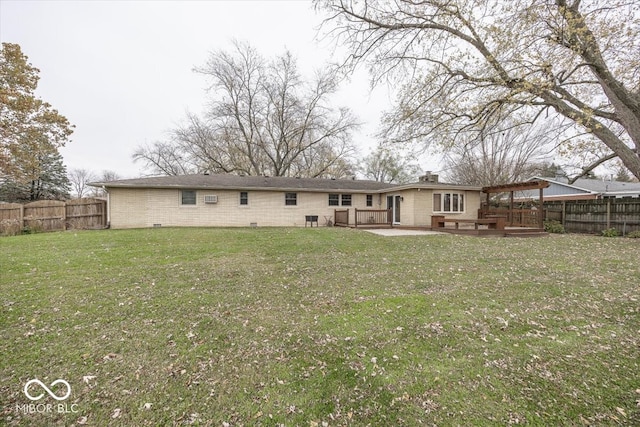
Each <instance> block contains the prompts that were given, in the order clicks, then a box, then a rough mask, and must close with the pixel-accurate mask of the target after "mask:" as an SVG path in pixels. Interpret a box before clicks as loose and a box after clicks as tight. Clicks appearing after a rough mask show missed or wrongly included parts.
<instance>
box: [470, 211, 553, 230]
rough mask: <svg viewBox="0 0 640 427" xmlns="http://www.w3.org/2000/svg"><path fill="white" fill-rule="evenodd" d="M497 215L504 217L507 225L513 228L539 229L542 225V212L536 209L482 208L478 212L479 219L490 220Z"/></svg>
mask: <svg viewBox="0 0 640 427" xmlns="http://www.w3.org/2000/svg"><path fill="white" fill-rule="evenodd" d="M496 215H497V216H504V217H505V218H506V224H507V225H508V226H511V227H537V226H538V224H539V223H540V220H539V215H540V211H539V210H536V209H513V210H511V209H508V208H507V209H504V208H503V209H500V208H490V209H487V208H482V209H480V210H479V211H478V218H489V217H491V216H496Z"/></svg>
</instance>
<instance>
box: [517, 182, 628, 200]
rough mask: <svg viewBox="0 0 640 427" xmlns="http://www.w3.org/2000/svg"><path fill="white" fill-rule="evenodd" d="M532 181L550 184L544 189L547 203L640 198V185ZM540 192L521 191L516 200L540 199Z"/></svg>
mask: <svg viewBox="0 0 640 427" xmlns="http://www.w3.org/2000/svg"><path fill="white" fill-rule="evenodd" d="M531 180H543V181H547V182H549V184H550V185H549V187H547V188H545V189H544V192H543V197H544V200H545V201H554V200H590V199H602V198H607V197H615V198H622V197H634V198H635V197H640V183H637V182H621V181H607V180H600V179H585V178H580V179H577V180H576V182H574V183H573V184H569V183H568V180H567V179H566V178H559V177H556V178H544V177H538V176H536V177H533V178H531ZM538 197H539V192H538V191H537V190H533V191H520V192H517V193H516V194H515V198H516V200H531V199H534V200H535V199H538Z"/></svg>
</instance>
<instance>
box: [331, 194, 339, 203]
mask: <svg viewBox="0 0 640 427" xmlns="http://www.w3.org/2000/svg"><path fill="white" fill-rule="evenodd" d="M339 204H340V195H339V194H329V206H338V205H339Z"/></svg>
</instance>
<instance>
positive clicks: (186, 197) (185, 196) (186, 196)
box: [180, 190, 196, 205]
mask: <svg viewBox="0 0 640 427" xmlns="http://www.w3.org/2000/svg"><path fill="white" fill-rule="evenodd" d="M180 202H181V204H183V205H195V204H196V191H195V190H182V194H181V196H180Z"/></svg>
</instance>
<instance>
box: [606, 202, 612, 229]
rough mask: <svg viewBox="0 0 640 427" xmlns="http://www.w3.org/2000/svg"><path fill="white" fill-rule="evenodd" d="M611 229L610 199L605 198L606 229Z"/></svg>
mask: <svg viewBox="0 0 640 427" xmlns="http://www.w3.org/2000/svg"><path fill="white" fill-rule="evenodd" d="M609 228H611V198H610V197H608V198H607V229H609Z"/></svg>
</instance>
